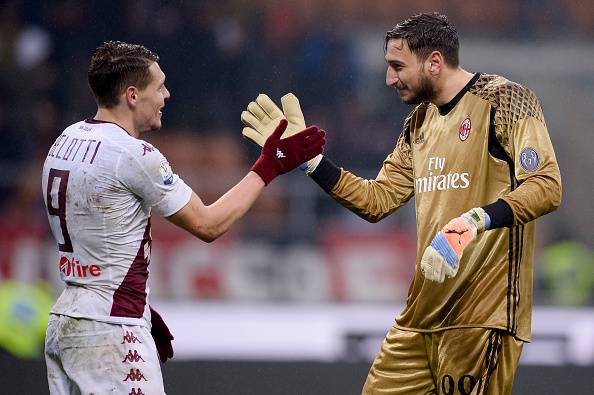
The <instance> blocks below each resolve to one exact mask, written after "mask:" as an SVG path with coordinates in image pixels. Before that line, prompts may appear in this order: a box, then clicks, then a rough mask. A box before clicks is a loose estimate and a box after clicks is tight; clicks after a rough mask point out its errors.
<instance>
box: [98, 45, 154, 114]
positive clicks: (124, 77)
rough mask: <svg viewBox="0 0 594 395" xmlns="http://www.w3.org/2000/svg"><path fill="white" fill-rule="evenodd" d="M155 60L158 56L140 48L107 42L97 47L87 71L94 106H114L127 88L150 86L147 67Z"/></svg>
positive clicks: (139, 46) (140, 46)
mask: <svg viewBox="0 0 594 395" xmlns="http://www.w3.org/2000/svg"><path fill="white" fill-rule="evenodd" d="M158 60H159V55H157V54H156V53H154V52H152V51H151V50H149V49H147V48H145V47H143V46H142V45H136V44H127V43H124V42H121V41H108V42H104V43H103V44H101V45H100V46H98V47H97V49H95V52H94V53H93V57H92V58H91V64H90V65H89V70H88V72H87V77H88V79H89V86H90V87H91V90H92V91H93V94H94V95H95V100H96V101H97V105H98V106H100V107H106V108H112V107H115V106H116V105H117V104H118V101H119V97H120V95H121V93H122V92H123V91H124V89H126V88H127V87H129V86H135V87H137V88H138V89H143V88H145V87H146V86H147V85H148V84H149V83H150V72H149V67H150V66H151V64H152V63H153V62H157V61H158Z"/></svg>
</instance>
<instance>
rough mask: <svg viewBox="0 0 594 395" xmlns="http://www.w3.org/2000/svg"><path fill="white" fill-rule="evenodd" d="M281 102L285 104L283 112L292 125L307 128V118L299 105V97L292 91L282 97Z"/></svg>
mask: <svg viewBox="0 0 594 395" xmlns="http://www.w3.org/2000/svg"><path fill="white" fill-rule="evenodd" d="M281 103H282V106H283V113H284V114H285V117H287V119H288V120H289V122H290V123H291V125H296V126H297V127H298V128H301V129H303V128H305V118H304V117H303V112H302V111H301V106H300V105H299V99H297V96H295V95H294V94H292V93H287V94H286V95H284V96H283V97H281Z"/></svg>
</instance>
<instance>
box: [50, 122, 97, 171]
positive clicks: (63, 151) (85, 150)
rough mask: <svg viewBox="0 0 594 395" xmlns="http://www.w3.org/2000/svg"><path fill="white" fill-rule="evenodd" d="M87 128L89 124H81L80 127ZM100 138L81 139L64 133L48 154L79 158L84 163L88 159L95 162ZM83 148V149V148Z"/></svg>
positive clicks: (73, 158) (56, 156) (60, 157)
mask: <svg viewBox="0 0 594 395" xmlns="http://www.w3.org/2000/svg"><path fill="white" fill-rule="evenodd" d="M83 128H87V126H82V125H81V126H80V129H83ZM100 146H101V141H100V140H95V139H81V138H77V137H73V136H69V135H67V134H62V135H61V136H59V137H58V138H57V139H56V142H55V143H54V145H53V146H52V148H51V149H50V151H49V153H48V156H49V157H52V158H56V159H62V160H70V161H74V160H75V159H76V160H79V161H81V162H82V163H85V161H88V163H91V164H92V163H93V161H94V160H95V157H96V156H97V152H98V151H99V147H100ZM81 148H82V149H81Z"/></svg>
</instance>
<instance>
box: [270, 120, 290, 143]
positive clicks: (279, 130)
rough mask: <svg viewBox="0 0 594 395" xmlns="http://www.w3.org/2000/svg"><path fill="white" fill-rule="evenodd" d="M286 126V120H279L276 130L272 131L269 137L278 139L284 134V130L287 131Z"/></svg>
mask: <svg viewBox="0 0 594 395" xmlns="http://www.w3.org/2000/svg"><path fill="white" fill-rule="evenodd" d="M287 125H288V122H287V120H286V119H281V120H280V122H279V123H278V126H277V127H276V129H274V132H272V135H271V136H270V137H274V138H276V139H280V138H281V136H282V135H283V133H284V132H285V130H286V129H287Z"/></svg>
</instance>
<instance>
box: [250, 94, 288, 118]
mask: <svg viewBox="0 0 594 395" xmlns="http://www.w3.org/2000/svg"><path fill="white" fill-rule="evenodd" d="M256 104H258V105H259V106H260V108H261V109H262V110H263V111H264V112H265V113H266V114H268V116H269V117H270V118H272V119H275V118H283V112H282V111H281V109H280V108H278V106H277V105H276V104H275V103H274V102H273V101H272V99H271V98H270V97H268V95H265V94H264V93H260V94H259V95H258V97H257V98H256Z"/></svg>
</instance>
